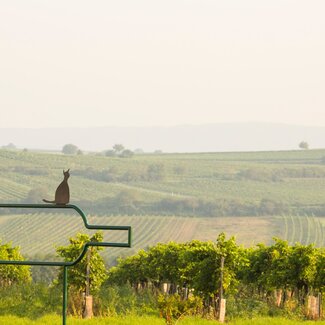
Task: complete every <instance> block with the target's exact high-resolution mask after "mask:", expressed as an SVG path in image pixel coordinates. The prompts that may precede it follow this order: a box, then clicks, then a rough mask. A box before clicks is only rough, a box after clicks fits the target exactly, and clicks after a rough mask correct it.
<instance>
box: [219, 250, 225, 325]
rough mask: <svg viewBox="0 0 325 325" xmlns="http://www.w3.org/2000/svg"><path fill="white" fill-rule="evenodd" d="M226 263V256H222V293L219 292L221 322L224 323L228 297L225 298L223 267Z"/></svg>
mask: <svg viewBox="0 0 325 325" xmlns="http://www.w3.org/2000/svg"><path fill="white" fill-rule="evenodd" d="M224 265H225V258H224V256H221V265H220V290H219V291H220V294H219V322H220V323H224V321H225V315H226V299H223V268H224Z"/></svg>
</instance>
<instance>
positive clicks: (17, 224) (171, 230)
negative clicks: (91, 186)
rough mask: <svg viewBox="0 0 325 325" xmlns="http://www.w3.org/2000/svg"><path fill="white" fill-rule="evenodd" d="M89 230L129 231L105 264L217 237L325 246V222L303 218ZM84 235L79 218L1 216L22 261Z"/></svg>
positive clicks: (110, 236)
mask: <svg viewBox="0 0 325 325" xmlns="http://www.w3.org/2000/svg"><path fill="white" fill-rule="evenodd" d="M89 221H90V222H91V223H93V224H106V225H130V226H132V231H133V240H132V248H131V249H128V248H107V249H105V250H104V251H103V255H104V256H105V257H106V258H107V259H108V260H114V259H115V258H116V257H118V256H123V255H129V254H132V253H134V252H135V251H137V250H139V249H141V248H144V249H145V248H147V247H149V246H152V245H154V244H156V243H158V242H169V241H176V242H186V241H189V240H192V239H199V240H212V241H214V240H215V239H216V238H217V236H218V234H219V233H220V232H226V234H227V235H228V236H230V235H233V236H235V237H236V239H237V241H238V243H240V244H243V245H244V246H252V245H255V244H257V243H261V242H262V243H266V244H269V243H271V242H272V238H273V237H280V238H282V239H286V240H288V241H289V243H290V244H294V243H295V242H300V243H303V244H309V243H315V244H316V245H317V246H324V244H325V237H324V235H325V230H324V227H325V220H323V218H317V217H310V216H309V217H308V216H295V217H293V216H280V217H277V216H272V217H221V218H215V219H213V218H185V217H173V216H164V217H161V216H160V217H159V216H158V217H157V216H118V217H117V216H110V217H106V216H91V217H89ZM78 232H86V233H90V234H91V233H92V232H90V231H88V230H86V229H85V228H84V226H83V223H82V220H81V218H80V217H79V216H78V215H73V214H63V213H61V212H60V213H50V212H49V213H47V212H44V213H43V212H42V213H31V214H26V215H8V216H0V238H1V239H2V241H3V242H8V241H11V242H12V243H13V244H14V245H19V246H20V247H21V250H22V252H23V253H24V254H25V255H29V256H34V255H45V254H55V247H57V246H60V245H67V244H68V238H69V237H73V236H75V235H76V234H77V233H78ZM104 240H105V241H109V242H126V241H127V237H126V232H120V231H106V232H105V233H104Z"/></svg>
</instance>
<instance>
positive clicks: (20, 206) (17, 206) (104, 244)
mask: <svg viewBox="0 0 325 325" xmlns="http://www.w3.org/2000/svg"><path fill="white" fill-rule="evenodd" d="M0 208H9V209H10V208H15V209H72V210H75V211H76V212H77V213H78V214H79V215H80V216H81V218H82V220H83V222H84V226H85V228H87V229H92V230H121V231H127V242H125V243H123V242H121V243H114V242H91V241H90V242H88V243H86V244H85V245H84V246H83V249H82V251H81V253H80V255H79V256H78V258H77V259H76V260H74V261H71V262H46V261H5V260H0V264H6V265H41V266H42V265H43V266H62V267H63V300H62V324H63V325H66V322H67V301H68V267H70V266H73V265H75V264H77V263H78V262H80V261H81V260H82V258H83V257H84V256H85V254H86V253H87V250H88V247H90V246H100V247H126V248H129V247H131V241H132V232H131V227H130V226H106V225H91V224H89V223H88V220H87V217H86V215H85V214H84V212H83V211H82V210H81V209H80V208H79V207H78V206H76V205H73V204H67V205H50V204H9V203H8V204H7V203H5V204H3V203H0Z"/></svg>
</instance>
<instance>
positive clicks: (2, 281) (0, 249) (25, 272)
mask: <svg viewBox="0 0 325 325" xmlns="http://www.w3.org/2000/svg"><path fill="white" fill-rule="evenodd" d="M0 244H1V241H0ZM0 260H4V261H23V260H24V258H23V256H22V255H21V254H20V248H19V247H17V246H16V247H12V244H11V243H7V244H2V245H0ZM30 281H31V275H30V267H29V266H27V265H22V266H21V265H4V264H1V265H0V287H8V286H11V285H13V284H21V283H28V282H30Z"/></svg>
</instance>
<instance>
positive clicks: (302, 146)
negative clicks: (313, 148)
mask: <svg viewBox="0 0 325 325" xmlns="http://www.w3.org/2000/svg"><path fill="white" fill-rule="evenodd" d="M299 148H300V149H305V150H307V149H309V144H308V142H306V141H301V142H300V143H299Z"/></svg>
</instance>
